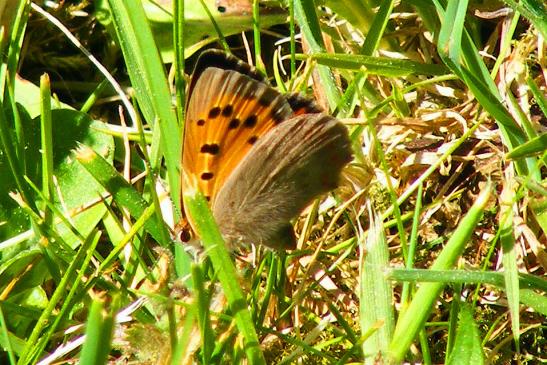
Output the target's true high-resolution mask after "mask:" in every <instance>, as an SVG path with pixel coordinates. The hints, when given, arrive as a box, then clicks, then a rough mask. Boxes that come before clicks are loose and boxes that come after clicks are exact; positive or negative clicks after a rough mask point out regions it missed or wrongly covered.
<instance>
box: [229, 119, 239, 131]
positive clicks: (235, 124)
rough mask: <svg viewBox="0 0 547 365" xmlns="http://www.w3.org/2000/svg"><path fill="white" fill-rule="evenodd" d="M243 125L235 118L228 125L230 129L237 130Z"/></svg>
mask: <svg viewBox="0 0 547 365" xmlns="http://www.w3.org/2000/svg"><path fill="white" fill-rule="evenodd" d="M240 124H241V121H240V120H239V119H237V118H234V119H232V120H231V121H230V123H228V129H237V127H239V125H240Z"/></svg>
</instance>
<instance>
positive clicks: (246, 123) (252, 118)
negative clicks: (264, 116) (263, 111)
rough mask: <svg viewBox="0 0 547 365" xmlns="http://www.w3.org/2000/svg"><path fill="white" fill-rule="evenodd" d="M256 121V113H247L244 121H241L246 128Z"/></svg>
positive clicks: (253, 124) (251, 126)
mask: <svg viewBox="0 0 547 365" xmlns="http://www.w3.org/2000/svg"><path fill="white" fill-rule="evenodd" d="M257 121H258V118H257V116H256V115H254V114H252V115H249V116H248V117H247V119H245V121H244V122H243V125H244V126H245V127H246V128H253V127H254V126H255V125H256V122H257Z"/></svg>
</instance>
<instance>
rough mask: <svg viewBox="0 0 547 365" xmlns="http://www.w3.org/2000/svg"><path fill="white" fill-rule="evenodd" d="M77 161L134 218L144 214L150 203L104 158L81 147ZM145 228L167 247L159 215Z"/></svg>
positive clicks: (87, 148) (147, 223) (165, 233)
mask: <svg viewBox="0 0 547 365" xmlns="http://www.w3.org/2000/svg"><path fill="white" fill-rule="evenodd" d="M76 159H77V160H78V162H80V163H81V164H82V166H84V168H85V169H86V170H87V171H88V172H89V173H90V174H91V175H92V176H93V177H94V178H95V179H96V180H97V182H99V184H101V185H102V186H103V187H104V188H105V189H106V190H107V191H108V192H110V194H112V197H113V198H114V201H115V202H116V203H117V204H119V205H120V206H121V207H125V208H127V210H128V212H129V214H131V216H132V217H134V218H135V219H137V218H139V217H140V216H141V215H142V214H143V213H144V210H145V209H146V207H147V206H148V203H147V202H146V201H145V200H144V199H143V198H142V197H141V195H140V194H139V193H138V192H137V191H136V190H135V189H134V188H133V187H132V186H131V185H130V184H129V183H128V182H127V181H126V180H125V179H124V178H123V176H121V175H120V174H119V173H118V172H117V171H116V169H114V167H113V166H112V165H110V164H109V163H108V162H107V161H106V160H105V159H104V158H103V157H102V156H100V155H98V154H97V153H96V152H95V151H93V150H92V149H91V148H89V147H86V146H84V145H81V146H80V148H79V149H78V151H77V153H76ZM145 227H146V230H147V231H148V232H150V234H151V235H152V237H154V239H156V240H158V241H159V242H164V244H165V245H167V239H166V237H168V235H167V232H165V227H164V226H163V224H162V222H161V221H160V218H159V216H158V215H156V217H155V219H151V220H149V221H148V222H146V224H145Z"/></svg>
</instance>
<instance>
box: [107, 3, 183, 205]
mask: <svg viewBox="0 0 547 365" xmlns="http://www.w3.org/2000/svg"><path fill="white" fill-rule="evenodd" d="M108 3H109V5H110V7H111V9H112V15H113V19H114V28H115V29H116V34H117V35H118V39H119V41H120V46H121V48H122V51H123V54H124V58H125V62H126V64H127V70H128V72H129V77H130V79H131V82H132V84H133V87H134V88H135V93H136V97H137V100H138V102H139V106H140V108H141V110H142V112H143V114H144V116H145V119H146V120H147V121H148V123H149V124H150V125H151V126H152V127H159V129H160V131H161V148H159V146H152V151H159V150H161V152H162V154H163V155H164V156H165V165H166V167H167V173H168V178H169V187H170V194H171V198H172V200H173V202H174V204H175V207H176V208H177V211H179V212H180V208H181V207H180V175H179V164H180V154H181V151H182V150H181V133H180V128H179V125H178V123H177V118H176V115H175V113H174V111H173V108H172V105H171V93H170V90H169V86H168V84H167V78H166V76H165V72H164V68H163V64H162V62H161V59H160V56H159V53H158V51H157V48H156V45H155V42H154V38H153V36H152V31H151V30H150V27H149V25H148V22H147V20H146V16H145V13H144V11H143V8H142V5H141V3H140V2H139V1H136V0H127V1H121V0H109V1H108ZM150 162H151V165H152V167H153V168H154V169H157V168H158V167H159V166H158V163H159V162H160V159H159V156H157V155H155V154H154V153H153V154H152V156H151V161H150Z"/></svg>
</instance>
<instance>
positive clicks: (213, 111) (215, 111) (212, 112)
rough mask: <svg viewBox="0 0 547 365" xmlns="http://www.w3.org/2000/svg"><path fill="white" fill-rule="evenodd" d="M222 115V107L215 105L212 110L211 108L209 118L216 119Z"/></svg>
mask: <svg viewBox="0 0 547 365" xmlns="http://www.w3.org/2000/svg"><path fill="white" fill-rule="evenodd" d="M219 115H220V107H218V106H215V107H214V108H212V109H211V110H209V118H210V119H214V118H216V117H218V116H219Z"/></svg>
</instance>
